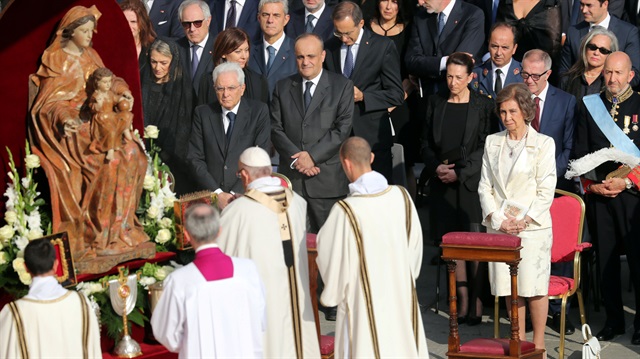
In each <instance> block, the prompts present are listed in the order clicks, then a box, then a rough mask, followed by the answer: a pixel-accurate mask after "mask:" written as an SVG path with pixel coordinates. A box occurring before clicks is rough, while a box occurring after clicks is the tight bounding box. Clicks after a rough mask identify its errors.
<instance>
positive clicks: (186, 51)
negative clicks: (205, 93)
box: [176, 33, 216, 96]
mask: <svg viewBox="0 0 640 359" xmlns="http://www.w3.org/2000/svg"><path fill="white" fill-rule="evenodd" d="M215 40H216V37H215V35H213V34H211V33H209V38H208V39H207V42H206V43H205V44H204V48H203V49H202V55H200V62H199V63H198V69H197V70H196V73H195V74H194V76H193V77H192V78H191V84H192V87H193V91H194V93H195V94H196V96H197V95H198V88H199V87H200V79H201V78H202V76H203V75H205V74H210V73H212V72H213V67H214V66H213V44H214V43H215ZM176 43H177V44H178V48H179V49H180V55H181V56H182V63H183V64H185V72H187V73H188V74H191V44H190V43H189V40H187V37H186V36H183V37H181V38H180V39H178V41H176Z"/></svg>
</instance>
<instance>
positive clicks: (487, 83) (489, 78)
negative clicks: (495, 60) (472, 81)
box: [482, 60, 495, 95]
mask: <svg viewBox="0 0 640 359" xmlns="http://www.w3.org/2000/svg"><path fill="white" fill-rule="evenodd" d="M484 70H487V75H486V76H484ZM482 73H483V75H482V86H483V87H484V88H485V89H486V90H487V95H495V93H494V92H493V86H492V85H493V71H491V60H489V62H488V63H487V64H486V65H485V67H484V69H482Z"/></svg>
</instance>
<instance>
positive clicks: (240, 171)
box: [236, 168, 244, 179]
mask: <svg viewBox="0 0 640 359" xmlns="http://www.w3.org/2000/svg"><path fill="white" fill-rule="evenodd" d="M242 171H244V168H241V169H239V170H238V171H237V172H236V177H237V178H240V179H242Z"/></svg>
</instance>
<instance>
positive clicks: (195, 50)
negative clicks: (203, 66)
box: [191, 45, 200, 78]
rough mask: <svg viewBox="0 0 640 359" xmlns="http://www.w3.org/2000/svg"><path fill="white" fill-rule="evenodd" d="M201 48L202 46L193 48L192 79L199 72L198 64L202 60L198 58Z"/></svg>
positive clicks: (193, 46)
mask: <svg viewBox="0 0 640 359" xmlns="http://www.w3.org/2000/svg"><path fill="white" fill-rule="evenodd" d="M199 47H200V45H192V46H191V78H193V76H195V74H196V71H197V70H198V64H199V63H200V59H199V58H198V48H199Z"/></svg>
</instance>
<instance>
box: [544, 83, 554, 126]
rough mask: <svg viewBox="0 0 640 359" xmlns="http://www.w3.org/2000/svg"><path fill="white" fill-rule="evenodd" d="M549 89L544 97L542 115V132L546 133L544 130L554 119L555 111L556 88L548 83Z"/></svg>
mask: <svg viewBox="0 0 640 359" xmlns="http://www.w3.org/2000/svg"><path fill="white" fill-rule="evenodd" d="M547 86H549V89H548V90H547V97H546V98H545V99H544V107H543V109H542V116H540V133H544V130H546V129H547V127H548V126H549V123H550V121H553V120H552V119H551V118H552V115H553V113H554V112H555V111H554V110H555V101H554V97H555V95H556V88H555V87H553V86H551V85H550V84H548V83H547Z"/></svg>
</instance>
